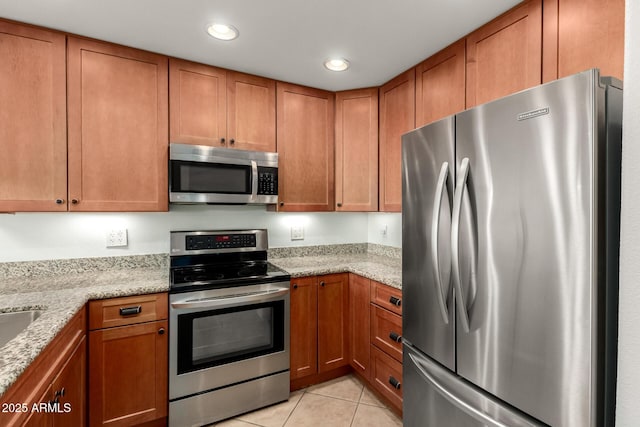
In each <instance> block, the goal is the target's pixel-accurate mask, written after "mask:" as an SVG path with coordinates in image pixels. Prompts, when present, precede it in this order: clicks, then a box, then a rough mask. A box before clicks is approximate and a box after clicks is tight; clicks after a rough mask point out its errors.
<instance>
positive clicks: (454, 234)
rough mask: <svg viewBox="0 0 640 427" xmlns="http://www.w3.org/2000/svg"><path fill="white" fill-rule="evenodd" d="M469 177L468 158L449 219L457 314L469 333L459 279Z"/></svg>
mask: <svg viewBox="0 0 640 427" xmlns="http://www.w3.org/2000/svg"><path fill="white" fill-rule="evenodd" d="M468 176H469V158H468V157H465V158H464V159H462V164H461V165H460V173H459V174H458V182H456V190H455V193H454V196H453V215H452V218H451V265H452V270H453V271H452V273H453V274H452V277H453V284H454V286H455V290H456V294H457V295H456V301H457V304H458V313H459V314H460V317H461V320H462V327H463V329H464V331H465V332H467V333H468V332H469V313H468V312H467V305H466V303H465V299H464V294H463V293H462V281H461V279H460V254H459V252H460V251H459V249H460V248H459V246H460V213H461V211H462V196H463V195H464V190H465V188H466V187H467V177H468Z"/></svg>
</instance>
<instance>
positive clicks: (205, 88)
mask: <svg viewBox="0 0 640 427" xmlns="http://www.w3.org/2000/svg"><path fill="white" fill-rule="evenodd" d="M169 64H170V66H169V68H170V71H169V75H170V83H169V86H170V102H169V104H170V109H171V111H170V115H171V135H170V140H171V142H180V143H183V144H199V145H209V146H216V147H228V148H240V149H244V150H255V151H276V83H275V81H274V80H270V79H265V78H262V77H257V76H252V75H249V74H243V73H237V72H234V71H227V70H223V69H221V68H216V67H211V66H208V65H203V64H197V63H194V62H188V61H183V60H180V59H173V58H172V59H171V60H170V62H169Z"/></svg>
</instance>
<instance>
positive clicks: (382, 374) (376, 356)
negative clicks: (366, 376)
mask: <svg viewBox="0 0 640 427" xmlns="http://www.w3.org/2000/svg"><path fill="white" fill-rule="evenodd" d="M371 365H372V370H371V375H372V382H373V386H374V388H375V389H376V390H378V392H380V394H382V395H383V396H384V397H386V398H387V399H389V401H390V402H391V403H393V405H394V406H396V407H397V408H398V409H400V410H401V409H402V364H401V363H400V362H398V361H397V360H396V359H394V358H392V357H391V356H389V355H388V354H386V353H385V352H383V351H381V350H380V349H378V347H376V346H375V345H372V346H371Z"/></svg>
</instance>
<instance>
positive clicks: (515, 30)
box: [466, 0, 542, 108]
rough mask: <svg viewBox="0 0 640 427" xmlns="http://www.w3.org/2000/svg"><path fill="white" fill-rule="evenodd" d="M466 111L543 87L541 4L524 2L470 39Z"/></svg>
mask: <svg viewBox="0 0 640 427" xmlns="http://www.w3.org/2000/svg"><path fill="white" fill-rule="evenodd" d="M466 41H467V105H466V106H467V108H470V107H474V106H476V105H479V104H484V103H485V102H489V101H492V100H494V99H497V98H500V97H502V96H505V95H509V94H512V93H515V92H518V91H520V90H523V89H527V88H530V87H533V86H536V85H538V84H540V83H542V75H541V73H542V70H541V63H542V4H541V0H529V1H525V2H523V3H522V4H520V5H519V6H517V7H515V8H513V9H511V10H510V11H508V12H506V13H505V14H503V15H501V16H499V17H498V18H496V19H494V20H493V21H491V22H489V23H488V24H486V25H484V26H482V27H480V28H479V29H478V30H476V31H474V32H473V33H471V34H470V35H469V36H467V39H466Z"/></svg>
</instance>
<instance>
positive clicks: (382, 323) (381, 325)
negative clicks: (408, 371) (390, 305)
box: [370, 304, 402, 363]
mask: <svg viewBox="0 0 640 427" xmlns="http://www.w3.org/2000/svg"><path fill="white" fill-rule="evenodd" d="M370 312H371V344H373V345H375V346H376V347H378V348H379V349H380V350H382V351H384V352H385V353H387V354H388V355H389V356H391V357H393V358H394V359H396V360H397V361H398V362H400V363H402V343H401V342H400V340H401V338H402V317H400V316H398V315H397V314H395V313H392V312H390V311H387V310H385V309H384V308H380V307H378V306H377V305H375V304H371V311H370Z"/></svg>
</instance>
